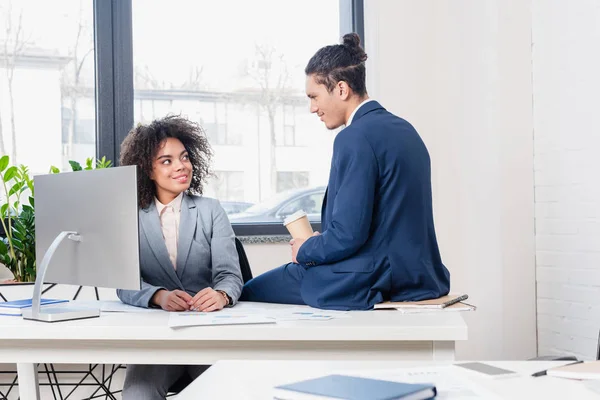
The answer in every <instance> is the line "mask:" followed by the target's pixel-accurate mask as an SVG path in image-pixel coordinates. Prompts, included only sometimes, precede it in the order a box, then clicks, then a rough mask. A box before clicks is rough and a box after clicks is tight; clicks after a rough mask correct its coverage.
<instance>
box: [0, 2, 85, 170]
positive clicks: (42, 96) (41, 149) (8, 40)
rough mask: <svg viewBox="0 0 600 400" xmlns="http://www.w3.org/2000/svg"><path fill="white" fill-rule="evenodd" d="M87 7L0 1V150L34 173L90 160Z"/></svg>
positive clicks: (66, 167) (14, 162)
mask: <svg viewBox="0 0 600 400" xmlns="http://www.w3.org/2000/svg"><path fill="white" fill-rule="evenodd" d="M92 6H93V2H92V0H61V1H59V2H48V1H43V0H38V1H32V0H28V1H17V0H3V1H1V2H0V27H1V28H0V153H1V154H2V155H5V154H6V155H9V156H10V159H11V163H12V164H15V165H17V164H23V165H26V166H28V167H29V169H30V172H32V173H33V174H38V173H47V172H48V171H49V168H50V166H51V165H52V166H56V167H58V168H60V169H70V167H69V163H68V161H69V160H75V161H78V162H81V163H83V162H84V161H85V159H86V158H88V157H95V155H96V128H95V123H96V121H95V119H96V117H95V114H96V111H95V100H94V86H95V85H94V41H93V37H94V29H93V7H92Z"/></svg>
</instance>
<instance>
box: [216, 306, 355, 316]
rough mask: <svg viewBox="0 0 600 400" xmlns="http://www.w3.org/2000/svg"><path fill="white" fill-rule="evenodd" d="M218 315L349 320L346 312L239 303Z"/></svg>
mask: <svg viewBox="0 0 600 400" xmlns="http://www.w3.org/2000/svg"><path fill="white" fill-rule="evenodd" d="M219 312H220V313H221V312H222V313H227V314H245V315H262V316H266V317H270V318H274V319H275V320H277V321H309V320H312V321H327V320H330V319H334V318H350V315H349V314H348V312H346V311H334V310H321V309H318V308H312V307H306V306H305V307H302V306H293V307H278V308H268V307H261V306H260V305H257V304H255V303H245V302H239V303H238V304H236V305H235V306H234V307H231V308H226V309H223V310H222V311H219Z"/></svg>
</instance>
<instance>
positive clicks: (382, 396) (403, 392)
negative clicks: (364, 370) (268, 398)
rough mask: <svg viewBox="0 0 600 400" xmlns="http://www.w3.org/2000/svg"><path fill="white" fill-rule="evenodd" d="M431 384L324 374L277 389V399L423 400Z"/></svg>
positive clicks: (428, 396) (431, 391) (432, 391)
mask: <svg viewBox="0 0 600 400" xmlns="http://www.w3.org/2000/svg"><path fill="white" fill-rule="evenodd" d="M436 394H437V390H436V388H435V386H434V385H432V384H431V385H429V384H413V383H400V382H391V381H382V380H379V379H369V378H359V377H355V376H344V375H327V376H323V377H321V378H316V379H309V380H306V381H301V382H296V383H291V384H289V385H281V386H277V387H275V389H274V393H273V396H274V397H275V398H276V399H279V400H300V399H306V400H309V399H322V400H325V399H344V400H397V399H398V400H425V399H431V398H434V397H435V395H436Z"/></svg>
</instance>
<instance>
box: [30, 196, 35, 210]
mask: <svg viewBox="0 0 600 400" xmlns="http://www.w3.org/2000/svg"><path fill="white" fill-rule="evenodd" d="M29 204H30V205H31V207H35V198H34V197H32V196H29Z"/></svg>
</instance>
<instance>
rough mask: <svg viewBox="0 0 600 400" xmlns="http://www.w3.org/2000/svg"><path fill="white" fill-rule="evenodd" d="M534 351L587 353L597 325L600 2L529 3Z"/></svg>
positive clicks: (539, 0)
mask: <svg viewBox="0 0 600 400" xmlns="http://www.w3.org/2000/svg"><path fill="white" fill-rule="evenodd" d="M533 16H534V18H533V77H534V79H533V82H534V85H533V89H534V103H533V104H534V128H535V129H534V145H535V203H536V204H535V213H536V224H535V227H536V244H537V246H536V247H537V288H538V313H539V314H538V339H539V344H538V347H539V352H540V354H556V353H558V354H565V353H569V354H575V355H577V356H580V357H583V358H592V359H593V358H595V356H596V343H597V339H598V330H599V329H600V174H599V171H600V157H599V156H598V151H599V149H600V134H599V131H600V120H599V119H598V115H599V113H600V111H599V108H598V106H599V101H598V96H599V93H600V52H599V51H598V49H599V45H600V25H599V24H598V21H599V20H600V3H599V2H598V1H595V0H577V1H569V2H564V1H560V0H552V1H547V0H534V1H533Z"/></svg>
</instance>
